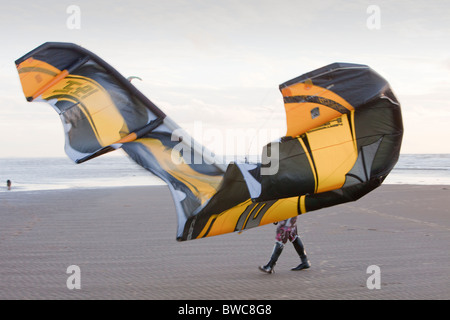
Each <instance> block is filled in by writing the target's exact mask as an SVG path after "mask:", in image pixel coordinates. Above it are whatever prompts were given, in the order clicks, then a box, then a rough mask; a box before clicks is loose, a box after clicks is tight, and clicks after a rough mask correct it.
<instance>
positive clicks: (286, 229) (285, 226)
mask: <svg viewBox="0 0 450 320" xmlns="http://www.w3.org/2000/svg"><path fill="white" fill-rule="evenodd" d="M275 240H276V242H275V246H274V248H273V252H272V256H271V258H270V260H269V262H268V263H267V264H266V265H265V266H260V267H259V270H261V271H262V272H265V273H273V272H274V267H275V264H276V262H277V260H278V258H279V257H280V254H281V252H282V251H283V248H284V245H285V244H286V242H287V241H288V240H289V241H290V242H291V243H292V244H293V245H294V248H295V251H297V253H298V255H299V257H300V261H301V263H300V264H299V265H298V266H297V267H295V268H292V269H291V270H293V271H298V270H303V269H308V268H309V267H311V264H310V263H309V260H308V258H307V256H306V252H305V248H304V246H303V243H302V241H301V240H300V237H299V236H298V234H297V217H293V218H289V219H287V220H283V221H280V222H279V223H278V227H277V233H276V237H275Z"/></svg>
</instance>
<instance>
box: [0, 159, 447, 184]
mask: <svg viewBox="0 0 450 320" xmlns="http://www.w3.org/2000/svg"><path fill="white" fill-rule="evenodd" d="M7 180H10V181H11V182H12V185H11V190H8V189H7V187H6V181H7ZM384 184H420V185H450V154H401V155H400V158H399V161H398V162H397V164H396V166H395V167H394V169H393V170H392V171H391V173H390V174H389V175H388V177H387V178H386V180H385V181H384ZM154 185H165V183H164V182H163V181H162V180H161V179H159V178H158V177H156V176H154V175H152V174H151V173H150V172H148V171H147V170H145V169H143V168H142V167H140V166H139V165H137V164H136V163H134V162H133V161H132V160H131V159H130V158H129V157H128V156H127V155H126V154H123V155H114V156H110V155H104V156H102V157H98V158H95V159H92V160H90V161H88V162H85V163H82V164H75V163H73V162H72V161H71V160H70V159H69V158H67V157H61V158H0V193H1V192H12V191H14V192H20V191H40V190H57V189H86V188H110V187H123V186H154Z"/></svg>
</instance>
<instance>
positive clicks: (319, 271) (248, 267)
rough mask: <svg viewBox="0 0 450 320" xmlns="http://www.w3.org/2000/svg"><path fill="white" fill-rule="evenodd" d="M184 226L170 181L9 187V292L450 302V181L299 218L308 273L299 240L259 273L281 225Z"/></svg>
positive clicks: (1, 244)
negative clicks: (372, 279) (202, 230)
mask: <svg viewBox="0 0 450 320" xmlns="http://www.w3.org/2000/svg"><path fill="white" fill-rule="evenodd" d="M176 225H177V222H176V215H175V209H174V206H173V203H172V199H171V196H170V194H169V190H168V188H167V187H165V186H153V187H124V188H104V189H71V190H58V191H50V190H49V191H34V192H24V191H23V192H14V190H11V191H9V192H2V193H0V299H3V300H4V299H156V300H174V299H183V300H184V299H194V300H203V299H230V300H247V299H271V300H272V299H273V300H275V299H277V300H279V299H283V300H291V299H450V250H449V248H448V246H449V244H450V186H444V185H443V186H439V185H434V186H425V185H383V186H381V187H380V188H378V189H377V190H375V191H373V192H372V193H370V194H369V195H367V196H365V197H364V198H362V199H360V200H359V201H357V202H353V203H348V204H344V205H339V206H336V207H333V208H328V209H323V210H320V211H315V212H309V213H307V214H305V215H303V216H300V217H299V219H298V225H299V230H300V234H301V236H302V239H303V242H304V244H305V246H306V250H307V253H308V256H309V259H310V261H311V264H312V267H311V268H310V269H308V270H303V271H300V272H293V271H290V268H291V267H294V266H296V265H297V264H298V263H299V259H298V257H297V256H296V253H295V251H294V248H293V247H292V245H290V244H288V245H287V247H286V249H285V250H284V252H283V254H282V255H281V257H280V259H279V261H278V264H277V266H276V268H275V271H276V272H275V273H274V274H272V275H266V274H263V273H261V272H259V271H258V269H257V267H258V265H261V264H264V263H266V262H267V260H268V258H269V257H270V254H271V251H272V247H273V244H274V235H275V226H273V225H267V226H263V227H259V228H255V229H251V230H249V231H246V232H243V233H242V234H237V233H234V234H227V235H221V236H217V237H211V238H206V239H201V240H193V241H187V242H181V243H180V242H177V241H176V240H175V232H176ZM71 265H77V266H79V268H80V271H81V277H80V279H81V289H79V290H77V289H74V290H69V289H68V288H67V286H66V281H67V279H68V277H69V276H70V275H69V274H67V273H66V271H67V268H68V267H69V266H71ZM371 265H376V266H379V268H380V271H381V273H380V276H381V277H380V279H381V287H380V289H372V290H371V289H369V288H368V287H367V285H366V281H367V279H368V277H369V276H370V275H371V274H368V273H367V268H368V267H369V266H371Z"/></svg>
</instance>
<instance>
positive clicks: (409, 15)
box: [0, 0, 450, 157]
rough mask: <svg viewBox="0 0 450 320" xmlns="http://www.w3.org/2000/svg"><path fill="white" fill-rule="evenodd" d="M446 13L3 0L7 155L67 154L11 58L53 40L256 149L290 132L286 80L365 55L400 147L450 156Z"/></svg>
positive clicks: (189, 123) (329, 5)
mask: <svg viewBox="0 0 450 320" xmlns="http://www.w3.org/2000/svg"><path fill="white" fill-rule="evenodd" d="M71 5H75V6H76V7H77V8H79V10H80V15H79V20H74V18H76V17H75V16H74V11H71V10H68V8H69V9H71V8H72V7H70V6H71ZM370 5H375V6H376V7H375V9H379V16H376V14H377V13H376V11H373V10H372V9H371V8H374V7H371V8H369V6H370ZM368 8H369V10H368ZM449 16H450V1H446V0H442V1H437V0H435V1H373V0H371V1H363V0H361V1H303V0H296V1H287V0H286V1H285V0H276V1H275V0H274V1H265V0H257V1H253V0H251V1H243V0H240V1H225V0H223V1H207V0H202V1H192V0H190V1H178V0H177V1H170V0H167V1H160V0H158V1H111V0H108V1H92V0H90V1H76V0H71V1H56V0H54V1H36V0H34V1H20V2H11V1H10V2H7V3H5V2H3V1H2V2H1V4H0V40H1V43H2V45H1V50H0V101H1V103H0V157H24V156H64V150H63V149H64V148H63V145H64V141H63V129H62V125H61V123H60V120H59V117H58V115H57V114H56V113H55V111H54V110H53V109H52V108H51V107H50V106H49V105H47V104H43V103H28V102H26V100H25V98H24V96H23V93H22V89H21V86H20V82H19V77H18V75H17V72H16V69H15V65H14V61H15V60H16V59H17V58H19V57H21V56H22V55H24V54H25V53H27V52H29V51H30V50H32V49H34V48H35V47H37V46H38V45H40V44H42V43H43V42H47V41H62V42H74V43H77V44H79V45H81V46H83V47H85V48H86V49H88V50H90V51H92V52H94V53H96V54H97V55H99V56H100V57H102V58H103V59H104V60H106V61H107V62H108V63H110V64H111V65H112V66H113V67H115V68H116V69H117V70H118V71H119V72H120V73H122V74H123V75H124V76H130V75H134V76H139V77H140V78H142V80H143V81H138V80H136V81H134V82H133V84H135V85H136V86H137V87H138V88H139V89H140V90H141V91H142V92H143V93H144V94H145V95H146V96H147V97H148V98H149V99H150V100H152V101H153V102H154V103H156V104H157V105H158V106H159V107H160V108H161V109H162V110H163V111H165V112H166V113H167V114H168V115H169V116H170V117H171V118H173V119H174V120H175V121H176V122H177V123H178V124H179V125H181V126H182V127H185V128H187V129H188V130H190V131H191V133H192V134H193V135H194V137H195V138H197V139H199V137H197V136H196V133H195V132H197V134H201V133H202V132H203V133H204V132H209V133H211V132H213V130H220V132H221V133H222V134H227V135H233V132H234V133H235V134H236V135H237V136H240V135H244V136H245V139H244V138H243V140H245V141H247V143H248V141H250V144H251V147H252V150H251V151H252V153H255V152H258V153H260V147H262V146H263V145H264V144H265V143H266V142H268V141H269V140H270V139H275V138H277V137H279V136H282V135H284V134H285V131H286V124H285V114H284V107H283V101H282V97H281V94H280V93H279V91H278V85H279V84H280V83H283V82H285V81H287V80H290V79H292V78H294V77H297V76H299V75H301V74H303V73H305V72H308V71H311V70H314V69H316V68H318V67H321V66H324V65H327V64H329V63H333V62H353V63H362V64H367V65H369V66H370V67H372V68H373V69H374V70H376V71H377V72H378V73H380V74H381V75H382V76H384V77H385V78H386V79H387V80H388V81H389V83H390V84H391V86H392V88H393V90H394V92H395V94H396V95H397V97H398V99H399V100H400V102H401V104H402V112H403V121H404V127H405V134H404V140H403V146H402V153H450V143H448V139H449V138H450V100H449V98H448V95H449V92H450V90H449V89H450V22H449V21H450V20H449V18H448V17H449ZM377 17H379V18H380V19H379V20H376V18H377ZM374 19H375V20H374ZM74 22H75V23H77V22H78V23H79V24H78V25H77V26H79V28H75V29H73V28H72V27H73V26H74V24H73V23H74ZM377 22H379V25H377V24H376V23H377ZM374 23H375V24H374ZM373 27H376V28H373ZM196 121H197V122H196ZM199 124H200V125H199ZM199 126H201V128H200V129H201V130H200V129H199ZM245 130H247V131H245ZM261 131H263V134H262V136H261V137H262V138H259V139H254V137H253V135H255V132H261ZM266 135H267V141H266V140H265V139H266V138H265V137H266ZM200 139H201V137H200ZM214 145H216V147H217V146H218V144H217V143H215V144H214V143H213V145H210V146H209V147H210V148H211V149H213V150H214ZM218 148H219V150H214V151H216V152H217V153H221V151H222V149H221V147H220V146H219V147H218ZM255 148H256V149H255Z"/></svg>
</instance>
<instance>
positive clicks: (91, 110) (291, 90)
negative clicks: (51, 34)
mask: <svg viewBox="0 0 450 320" xmlns="http://www.w3.org/2000/svg"><path fill="white" fill-rule="evenodd" d="M16 66H17V71H18V73H19V76H20V81H21V84H22V87H23V92H24V94H25V96H26V98H27V100H28V101H46V102H47V103H49V104H50V105H52V106H53V108H54V109H55V110H56V111H57V112H58V114H59V116H60V118H61V121H62V124H63V127H64V132H65V141H66V142H65V151H66V153H67V155H68V156H69V157H70V158H71V159H72V160H73V161H75V162H76V163H82V162H84V161H87V160H89V159H92V158H94V157H97V156H99V155H102V154H105V153H107V152H110V151H113V150H115V149H118V148H122V149H123V150H124V151H125V152H126V153H127V154H128V155H129V156H130V157H131V158H132V159H133V160H134V161H136V162H137V163H138V164H139V165H141V166H142V167H144V168H146V169H147V170H149V171H150V172H152V173H153V174H155V175H156V176H158V177H160V178H161V179H162V180H164V181H165V182H166V183H167V185H168V186H169V189H170V191H171V194H172V197H173V199H174V203H175V208H176V212H177V216H178V230H177V240H180V241H183V240H190V239H198V238H203V237H209V236H214V235H219V234H223V233H228V232H234V231H242V230H246V229H249V228H253V227H257V226H261V225H264V224H268V223H272V222H276V221H281V220H284V219H287V218H290V217H293V216H296V215H299V214H302V213H305V212H308V211H312V210H317V209H320V208H324V207H330V206H333V205H337V204H340V203H345V202H348V201H354V200H357V199H359V198H360V197H362V196H364V195H365V194H367V193H368V192H370V191H372V190H373V189H375V188H377V187H378V186H379V185H380V184H381V183H382V182H383V180H384V179H385V178H386V176H387V174H388V173H389V172H390V171H391V170H392V168H393V167H394V165H395V163H396V162H397V160H398V156H399V152H400V146H401V141H402V135H403V125H402V116H401V110H400V104H399V102H398V101H397V99H396V97H395V96H394V94H393V93H392V91H391V88H390V86H389V84H388V83H387V81H386V80H384V79H383V78H382V77H381V76H380V75H378V74H377V73H376V72H374V71H373V70H372V69H370V68H369V67H368V66H365V65H359V64H350V63H334V64H330V65H328V66H325V67H323V68H320V69H317V70H314V71H312V72H309V73H306V74H304V75H302V76H300V77H297V78H295V79H292V80H290V81H287V82H285V83H283V84H281V85H280V90H281V93H282V96H283V99H284V105H285V109H286V119H287V133H286V136H285V137H282V138H280V140H279V141H277V142H271V143H269V144H267V145H266V146H265V150H263V153H262V155H263V158H262V163H257V164H250V163H229V164H228V165H227V166H225V165H221V164H218V163H216V161H215V159H214V157H213V156H211V155H212V153H211V152H209V151H208V150H206V149H205V148H204V147H202V146H201V145H199V144H198V143H195V141H193V140H192V139H191V137H190V136H189V135H188V134H187V133H186V132H184V131H182V130H181V128H180V127H179V126H178V125H177V124H176V123H174V122H173V121H172V120H171V119H170V118H169V117H167V116H166V114H165V113H164V112H163V111H161V110H160V109H159V108H158V107H157V106H156V105H155V104H153V103H152V102H151V101H150V100H149V99H147V98H146V97H145V96H144V95H143V94H142V93H141V92H140V91H139V90H137V89H136V87H134V86H133V85H132V84H131V83H130V81H128V80H127V79H126V78H125V77H123V76H122V75H121V74H119V73H118V72H117V71H116V70H115V69H114V68H112V67H111V66H110V65H109V64H108V63H106V62H105V61H103V60H102V59H101V58H99V57H98V56H96V55H95V54H93V53H92V52H90V51H88V50H86V49H84V48H82V47H80V46H78V45H75V44H71V43H54V42H48V43H44V44H43V45H41V46H39V47H38V48H36V49H34V50H32V51H31V52H29V53H28V54H26V55H25V56H23V57H22V58H20V59H18V60H17V61H16ZM193 160H195V161H193Z"/></svg>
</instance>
